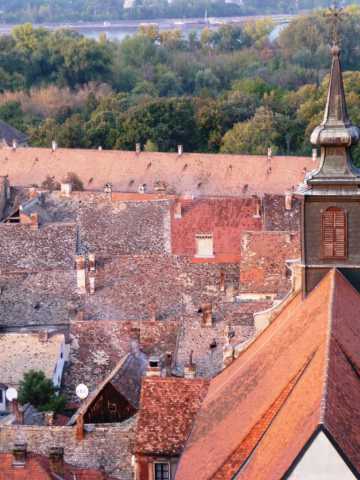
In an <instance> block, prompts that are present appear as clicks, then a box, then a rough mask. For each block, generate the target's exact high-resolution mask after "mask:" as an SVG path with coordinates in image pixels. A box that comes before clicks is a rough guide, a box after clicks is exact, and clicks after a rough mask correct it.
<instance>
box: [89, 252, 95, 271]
mask: <svg viewBox="0 0 360 480" xmlns="http://www.w3.org/2000/svg"><path fill="white" fill-rule="evenodd" d="M88 260H89V270H90V272H95V271H96V259H95V253H89V255H88Z"/></svg>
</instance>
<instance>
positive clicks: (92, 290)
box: [89, 271, 96, 295]
mask: <svg viewBox="0 0 360 480" xmlns="http://www.w3.org/2000/svg"><path fill="white" fill-rule="evenodd" d="M95 290H96V272H95V271H90V274H89V293H90V295H94V293H95Z"/></svg>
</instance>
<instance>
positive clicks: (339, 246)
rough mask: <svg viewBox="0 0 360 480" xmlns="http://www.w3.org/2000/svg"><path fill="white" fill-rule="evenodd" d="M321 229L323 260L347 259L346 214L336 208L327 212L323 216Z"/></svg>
mask: <svg viewBox="0 0 360 480" xmlns="http://www.w3.org/2000/svg"><path fill="white" fill-rule="evenodd" d="M321 229H322V256H323V258H346V256H347V221H346V212H345V211H344V210H343V209H341V208H336V207H331V208H328V209H327V210H325V211H324V212H323V214H322V222H321Z"/></svg>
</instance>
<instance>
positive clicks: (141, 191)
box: [138, 183, 146, 193]
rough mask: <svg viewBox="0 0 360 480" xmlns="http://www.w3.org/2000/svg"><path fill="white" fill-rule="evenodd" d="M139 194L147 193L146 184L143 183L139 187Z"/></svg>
mask: <svg viewBox="0 0 360 480" xmlns="http://www.w3.org/2000/svg"><path fill="white" fill-rule="evenodd" d="M138 192H139V193H145V192H146V183H142V184H141V185H139V188H138Z"/></svg>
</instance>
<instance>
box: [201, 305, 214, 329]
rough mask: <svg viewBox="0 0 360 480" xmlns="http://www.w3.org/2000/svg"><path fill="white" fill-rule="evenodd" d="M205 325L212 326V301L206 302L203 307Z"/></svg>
mask: <svg viewBox="0 0 360 480" xmlns="http://www.w3.org/2000/svg"><path fill="white" fill-rule="evenodd" d="M201 311H202V316H203V317H202V319H203V325H204V326H205V327H212V324H213V318H212V305H211V303H206V304H204V305H203V306H202V307H201Z"/></svg>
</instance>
